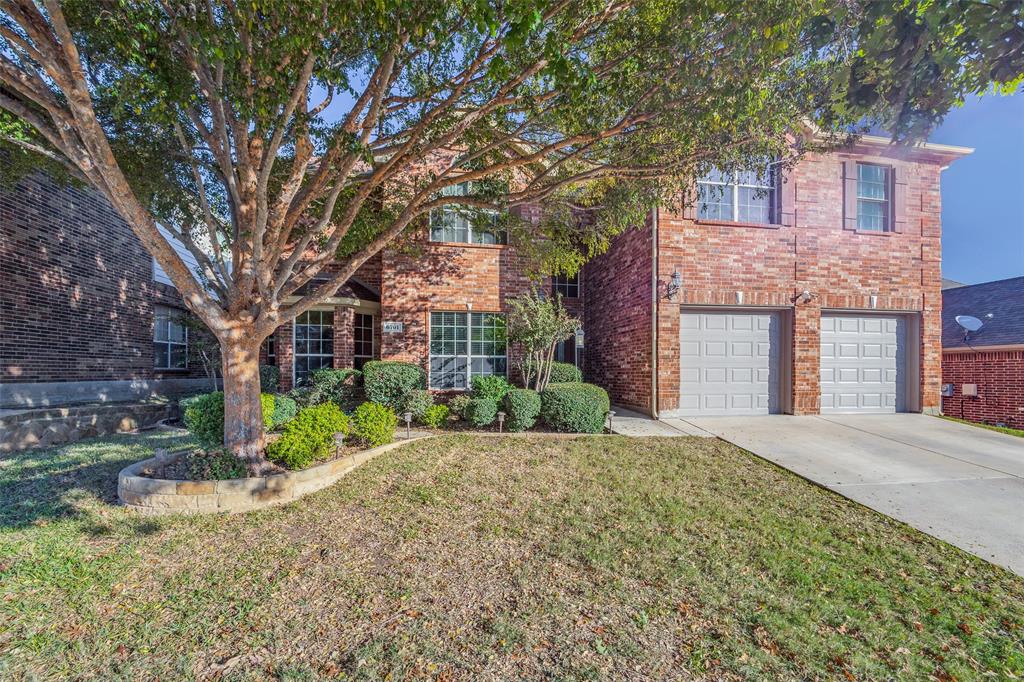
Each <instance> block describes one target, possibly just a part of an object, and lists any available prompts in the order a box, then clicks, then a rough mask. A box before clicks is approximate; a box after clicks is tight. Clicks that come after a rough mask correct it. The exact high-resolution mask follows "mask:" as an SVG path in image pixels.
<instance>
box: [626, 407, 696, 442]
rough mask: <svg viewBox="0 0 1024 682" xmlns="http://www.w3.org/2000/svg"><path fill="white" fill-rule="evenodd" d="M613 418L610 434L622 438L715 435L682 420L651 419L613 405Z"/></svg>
mask: <svg viewBox="0 0 1024 682" xmlns="http://www.w3.org/2000/svg"><path fill="white" fill-rule="evenodd" d="M612 409H613V410H615V416H613V417H612V433H617V434H620V435H622V436H632V437H634V438H643V437H647V436H661V437H664V438H684V437H686V436H697V437H698V438H714V437H715V434H713V433H709V432H708V431H705V430H704V429H701V428H699V427H697V426H694V425H693V424H690V423H688V422H685V421H683V420H682V419H660V420H654V419H651V418H650V417H649V416H647V415H646V414H640V413H639V412H634V411H633V410H629V409H626V408H625V407H619V406H618V405H613V406H612Z"/></svg>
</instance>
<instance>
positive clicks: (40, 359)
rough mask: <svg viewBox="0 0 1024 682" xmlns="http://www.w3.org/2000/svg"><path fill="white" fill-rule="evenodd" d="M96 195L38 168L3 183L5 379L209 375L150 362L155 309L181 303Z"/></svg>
mask: <svg viewBox="0 0 1024 682" xmlns="http://www.w3.org/2000/svg"><path fill="white" fill-rule="evenodd" d="M152 262H153V259H152V257H151V256H150V255H149V254H148V253H147V252H146V251H145V249H143V248H142V245H141V244H140V243H139V240H138V239H137V238H136V237H135V235H134V233H132V231H131V229H130V228H129V227H128V225H127V224H126V223H124V222H123V221H122V220H121V219H120V217H119V216H118V215H117V214H116V213H115V212H114V209H113V208H112V207H111V206H110V204H108V203H107V202H106V200H105V199H103V198H102V197H101V196H100V195H99V194H98V193H96V192H94V191H92V190H89V189H80V188H75V187H66V186H61V185H58V184H56V183H54V182H52V181H51V180H49V179H47V178H46V177H45V176H43V175H41V174H38V175H34V176H31V177H27V178H24V179H22V180H20V181H19V182H18V183H17V185H15V186H14V187H11V188H6V189H0V263H2V267H0V292H2V295H0V377H2V380H3V381H4V382H10V383H20V382H51V381H92V380H125V379H154V378H161V377H182V376H186V377H187V376H203V373H202V368H201V367H200V366H199V365H198V363H193V365H192V368H191V370H189V371H185V372H182V371H171V372H158V371H156V370H154V369H153V308H154V306H156V305H158V304H160V305H168V306H171V307H177V308H182V309H183V306H182V303H181V298H180V296H179V295H178V293H177V291H176V290H175V289H174V288H173V287H169V286H166V285H164V284H160V283H157V282H154V281H153V270H152V267H153V266H152Z"/></svg>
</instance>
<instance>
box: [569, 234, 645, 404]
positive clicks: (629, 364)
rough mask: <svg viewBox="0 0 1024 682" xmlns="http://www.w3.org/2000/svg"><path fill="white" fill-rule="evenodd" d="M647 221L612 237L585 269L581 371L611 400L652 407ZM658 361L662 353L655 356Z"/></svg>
mask: <svg viewBox="0 0 1024 682" xmlns="http://www.w3.org/2000/svg"><path fill="white" fill-rule="evenodd" d="M651 237H652V232H651V229H650V225H647V226H645V227H644V228H640V229H635V230H630V231H629V232H625V233H624V234H621V235H619V236H618V237H616V238H615V239H614V240H613V242H612V245H611V247H610V248H609V250H608V252H607V253H605V254H603V255H601V256H598V257H597V258H596V259H595V260H593V261H591V262H590V263H588V264H587V267H586V268H585V269H584V278H583V284H584V287H585V289H586V301H587V305H586V309H585V312H584V321H583V328H584V330H585V333H586V348H585V350H584V356H585V363H584V366H585V369H584V372H585V375H586V379H587V381H589V382H591V383H595V384H597V385H599V386H602V387H604V389H605V390H607V391H608V393H609V395H610V396H611V399H612V402H613V403H615V404H617V405H625V406H627V407H634V408H637V409H640V410H644V411H646V410H649V409H650V407H651V383H652V382H651V373H652V371H653V369H652V362H651V325H652V318H651V305H652V302H651V296H652V294H651V269H652V267H653V261H652V253H651V250H652V246H653V245H652V243H651ZM658 360H659V362H662V361H663V360H664V358H662V357H659V358H658Z"/></svg>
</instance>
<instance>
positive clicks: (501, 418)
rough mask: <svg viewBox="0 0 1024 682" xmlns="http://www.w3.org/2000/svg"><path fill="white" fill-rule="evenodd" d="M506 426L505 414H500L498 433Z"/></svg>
mask: <svg viewBox="0 0 1024 682" xmlns="http://www.w3.org/2000/svg"><path fill="white" fill-rule="evenodd" d="M504 425H505V413H504V412H499V413H498V433H501V430H502V427H503V426H504Z"/></svg>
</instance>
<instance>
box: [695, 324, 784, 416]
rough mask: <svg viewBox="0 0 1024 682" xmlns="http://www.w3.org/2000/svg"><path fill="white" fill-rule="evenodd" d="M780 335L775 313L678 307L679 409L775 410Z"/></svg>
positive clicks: (711, 411)
mask: <svg viewBox="0 0 1024 682" xmlns="http://www.w3.org/2000/svg"><path fill="white" fill-rule="evenodd" d="M780 338H781V333H780V319H779V314H778V313H770V312H763V313H762V312H711V311H708V312H704V311H701V312H697V311H687V312H684V313H682V317H681V319H680V324H679V356H680V357H679V364H680V368H679V414H680V415H682V416H696V415H744V414H769V413H771V412H779V411H780V410H779V379H780V370H779V357H780V355H779V341H780Z"/></svg>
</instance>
